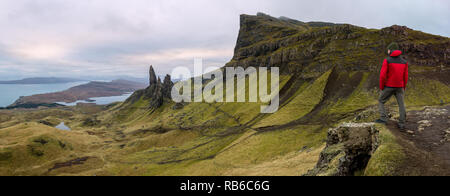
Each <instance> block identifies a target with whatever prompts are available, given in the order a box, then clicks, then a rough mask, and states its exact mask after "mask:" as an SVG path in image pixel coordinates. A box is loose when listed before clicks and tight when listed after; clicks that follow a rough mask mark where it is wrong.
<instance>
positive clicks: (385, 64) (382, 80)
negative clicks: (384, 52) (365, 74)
mask: <svg viewBox="0 0 450 196" xmlns="http://www.w3.org/2000/svg"><path fill="white" fill-rule="evenodd" d="M387 71H388V61H387V59H384V61H383V66H382V67H381V72H380V89H381V90H384V85H385V84H386V77H387Z"/></svg>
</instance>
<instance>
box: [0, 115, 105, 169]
mask: <svg viewBox="0 0 450 196" xmlns="http://www.w3.org/2000/svg"><path fill="white" fill-rule="evenodd" d="M0 137H1V138H2V143H1V144H0V150H1V151H2V152H4V153H6V154H5V155H8V156H4V160H2V161H0V166H1V167H5V168H9V171H7V173H3V175H32V174H35V175H42V174H43V173H44V172H45V170H46V169H45V168H48V167H51V165H52V164H53V163H55V162H56V161H58V160H61V159H65V158H70V157H71V156H77V154H78V153H86V152H88V151H91V150H92V149H95V147H94V146H92V144H93V142H95V141H98V140H96V139H95V138H94V137H90V136H88V135H87V134H84V133H68V132H62V131H60V130H57V129H54V128H50V127H48V126H45V125H42V124H39V123H22V124H18V125H15V126H12V127H9V128H4V129H0Z"/></svg>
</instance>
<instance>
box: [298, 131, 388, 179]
mask: <svg viewBox="0 0 450 196" xmlns="http://www.w3.org/2000/svg"><path fill="white" fill-rule="evenodd" d="M378 135H379V132H378V130H377V129H376V128H375V125H374V124H372V123H361V124H357V123H346V124H343V125H341V126H339V127H338V128H335V129H330V130H329V131H328V139H327V145H326V148H325V149H324V150H323V151H322V153H321V154H320V158H319V162H318V163H317V165H316V167H315V168H314V169H313V170H311V171H309V172H308V174H307V175H309V176H352V175H354V174H355V172H358V171H361V170H364V169H365V167H366V166H367V163H368V162H369V160H370V158H371V156H372V154H373V153H374V152H375V151H376V150H377V148H378V145H379V142H378Z"/></svg>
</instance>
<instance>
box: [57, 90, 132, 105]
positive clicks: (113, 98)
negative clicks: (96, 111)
mask: <svg viewBox="0 0 450 196" xmlns="http://www.w3.org/2000/svg"><path fill="white" fill-rule="evenodd" d="M131 94H132V93H126V94H123V95H119V96H111V97H93V98H89V101H85V100H80V101H76V102H72V103H66V102H57V103H58V104H61V105H65V106H76V105H77V104H78V103H95V104H97V105H108V104H111V103H114V102H122V101H125V100H126V99H128V98H129V97H130V96H131Z"/></svg>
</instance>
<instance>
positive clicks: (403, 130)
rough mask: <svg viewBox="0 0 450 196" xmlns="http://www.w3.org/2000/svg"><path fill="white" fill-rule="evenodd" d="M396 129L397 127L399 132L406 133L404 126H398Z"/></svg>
mask: <svg viewBox="0 0 450 196" xmlns="http://www.w3.org/2000/svg"><path fill="white" fill-rule="evenodd" d="M397 127H398V129H400V132H406V127H405V125H401V124H398V125H397Z"/></svg>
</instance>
